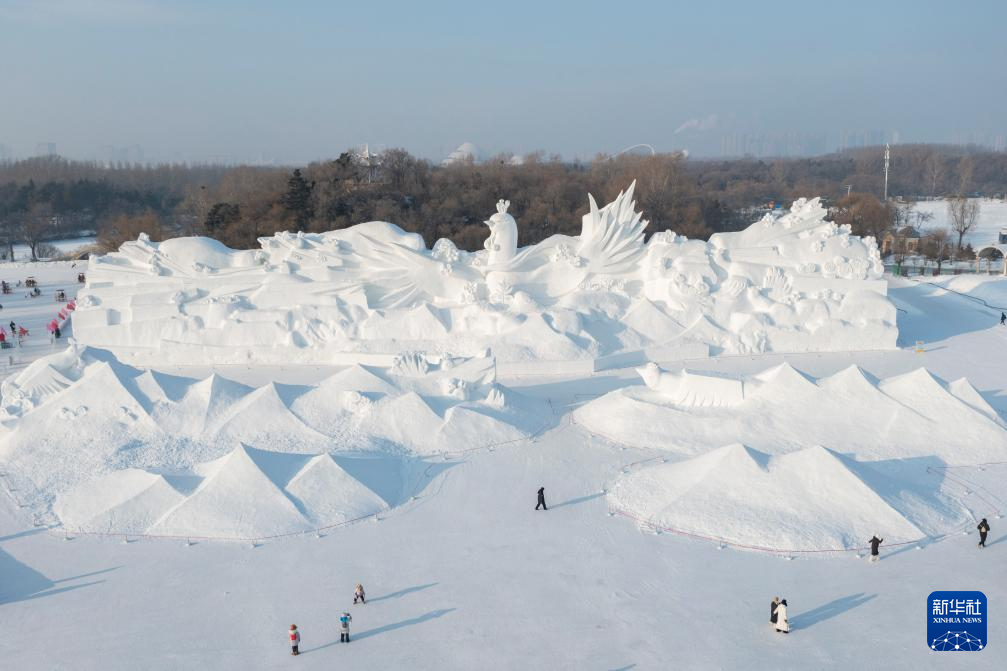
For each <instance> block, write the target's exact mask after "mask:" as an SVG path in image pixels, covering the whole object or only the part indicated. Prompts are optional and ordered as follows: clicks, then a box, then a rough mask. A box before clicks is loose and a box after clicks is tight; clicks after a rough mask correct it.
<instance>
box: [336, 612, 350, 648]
mask: <svg viewBox="0 0 1007 671" xmlns="http://www.w3.org/2000/svg"><path fill="white" fill-rule="evenodd" d="M352 621H353V616H352V615H350V614H349V613H343V614H342V615H340V616H339V642H340V643H349V642H350V622H352Z"/></svg>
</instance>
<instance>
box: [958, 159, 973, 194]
mask: <svg viewBox="0 0 1007 671" xmlns="http://www.w3.org/2000/svg"><path fill="white" fill-rule="evenodd" d="M973 168H974V163H973V161H972V157H971V156H963V157H962V159H961V160H960V161H958V195H960V196H961V195H965V194H967V193H968V192H969V188H970V187H971V186H972V171H973Z"/></svg>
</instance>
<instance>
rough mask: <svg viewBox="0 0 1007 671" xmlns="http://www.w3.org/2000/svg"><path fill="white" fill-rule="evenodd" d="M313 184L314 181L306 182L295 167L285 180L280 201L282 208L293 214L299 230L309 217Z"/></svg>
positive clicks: (306, 225)
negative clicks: (285, 187)
mask: <svg viewBox="0 0 1007 671" xmlns="http://www.w3.org/2000/svg"><path fill="white" fill-rule="evenodd" d="M314 186H315V185H314V182H312V183H311V184H308V182H307V181H306V180H305V179H304V177H302V176H301V170H300V168H295V169H294V173H293V174H292V175H291V176H290V179H288V180H287V192H286V193H285V194H283V199H282V200H281V202H282V204H283V207H284V209H286V210H287V212H289V213H290V214H291V215H293V217H294V221H295V222H296V224H297V230H299V231H303V230H305V229H306V228H307V227H308V221H309V220H310V219H311V216H312V211H311V210H312V208H311V189H312V188H313V187H314Z"/></svg>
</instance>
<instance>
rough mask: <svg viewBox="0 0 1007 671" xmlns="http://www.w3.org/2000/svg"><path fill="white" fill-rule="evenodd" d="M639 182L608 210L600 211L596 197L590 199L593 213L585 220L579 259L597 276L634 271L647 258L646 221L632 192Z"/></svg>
mask: <svg viewBox="0 0 1007 671" xmlns="http://www.w3.org/2000/svg"><path fill="white" fill-rule="evenodd" d="M635 188H636V181H634V182H633V183H632V184H630V185H629V189H627V190H626V192H625V193H623V192H621V191H620V192H619V195H618V197H617V198H616V199H615V200H613V201H612V202H611V203H609V204H608V205H606V206H605V207H602V208H599V207H598V203H596V202H595V200H594V196H591V195H590V194H589V195H588V200H589V201H590V203H591V209H590V211H589V212H588V213H587V214H585V215H584V217H583V220H582V221H583V227H582V229H581V234H580V245H579V246H578V247H577V255H578V256H580V257H581V258H583V259H585V260H586V261H587V270H588V271H589V272H592V273H598V274H616V273H625V272H630V271H632V270H634V269H635V268H636V267H637V264H638V263H639V262H640V259H641V258H642V257H643V254H644V241H643V231H644V229H645V228H647V224H648V222H647V220H646V219H644V218H643V215H642V214H641V213H640V212H637V211H636V201H634V200H633V190H634V189H635Z"/></svg>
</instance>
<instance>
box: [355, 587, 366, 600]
mask: <svg viewBox="0 0 1007 671" xmlns="http://www.w3.org/2000/svg"><path fill="white" fill-rule="evenodd" d="M358 601H359V602H360V603H367V601H366V600H365V599H364V586H363V585H361V584H360V583H357V587H356V589H354V590H353V603H356V602H358Z"/></svg>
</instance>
